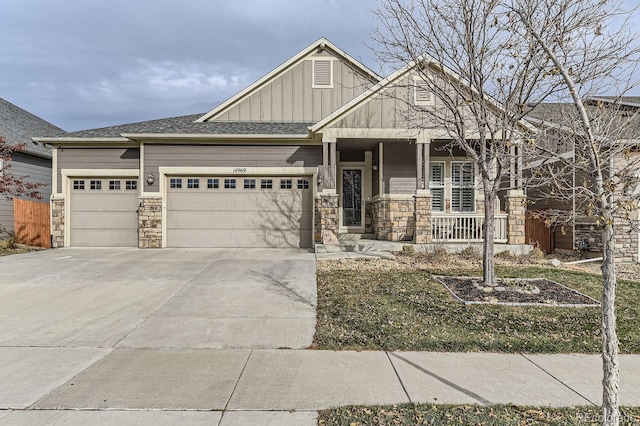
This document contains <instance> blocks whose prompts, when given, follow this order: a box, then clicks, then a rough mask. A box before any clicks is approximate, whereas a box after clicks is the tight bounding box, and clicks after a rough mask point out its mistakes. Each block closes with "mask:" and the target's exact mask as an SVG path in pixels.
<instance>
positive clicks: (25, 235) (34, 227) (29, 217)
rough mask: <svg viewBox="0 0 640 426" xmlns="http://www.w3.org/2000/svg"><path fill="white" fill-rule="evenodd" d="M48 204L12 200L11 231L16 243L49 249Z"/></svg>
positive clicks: (49, 223)
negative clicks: (12, 230)
mask: <svg viewBox="0 0 640 426" xmlns="http://www.w3.org/2000/svg"><path fill="white" fill-rule="evenodd" d="M50 211H51V210H50V208H49V203H42V202H37V201H29V200H19V199H17V198H16V199H14V200H13V229H14V233H15V237H16V242H18V243H20V244H27V245H30V246H36V247H44V248H51V237H50V234H51V231H50V229H51V219H50Z"/></svg>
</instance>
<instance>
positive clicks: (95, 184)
mask: <svg viewBox="0 0 640 426" xmlns="http://www.w3.org/2000/svg"><path fill="white" fill-rule="evenodd" d="M89 188H90V189H92V190H101V189H102V181H101V180H92V181H91V184H90V186H89Z"/></svg>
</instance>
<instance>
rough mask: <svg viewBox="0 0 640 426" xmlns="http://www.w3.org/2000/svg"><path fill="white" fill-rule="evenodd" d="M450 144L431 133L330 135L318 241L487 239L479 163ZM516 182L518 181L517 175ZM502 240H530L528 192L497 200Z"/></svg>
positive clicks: (320, 190)
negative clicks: (350, 237)
mask: <svg viewBox="0 0 640 426" xmlns="http://www.w3.org/2000/svg"><path fill="white" fill-rule="evenodd" d="M448 142H449V141H446V140H435V139H434V140H431V139H428V138H416V139H408V138H399V137H397V138H395V139H392V138H376V139H352V138H329V137H323V164H322V165H321V166H319V172H318V176H319V180H318V183H319V185H318V193H317V196H316V200H315V230H316V231H315V241H316V243H324V244H331V243H333V244H337V243H338V242H340V240H341V239H343V238H342V237H343V236H346V235H367V236H370V237H372V238H374V239H376V240H379V241H390V242H405V243H406V242H410V243H414V244H443V243H446V244H457V243H463V244H470V243H482V241H483V239H484V227H485V223H484V221H485V219H484V199H483V195H482V191H481V188H480V185H479V182H480V180H479V177H478V176H477V171H476V168H475V165H474V163H473V162H472V161H470V160H469V159H468V158H467V157H465V156H464V155H463V153H461V152H460V151H458V152H450V151H448V150H445V149H444V147H445V146H446V145H447V144H448ZM514 180H515V181H517V180H518V179H514ZM495 211H496V215H495V236H494V241H495V242H496V243H498V244H506V243H508V244H515V245H518V244H525V243H526V241H525V229H524V227H525V196H524V194H523V193H522V192H521V191H518V190H511V191H508V192H505V194H502V196H501V198H500V199H499V200H498V201H497V203H496V208H495Z"/></svg>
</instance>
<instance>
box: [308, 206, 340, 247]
mask: <svg viewBox="0 0 640 426" xmlns="http://www.w3.org/2000/svg"><path fill="white" fill-rule="evenodd" d="M314 208H315V230H314V237H313V238H314V240H315V242H316V243H324V241H325V240H330V241H327V243H328V242H332V243H336V242H337V241H338V228H339V227H340V218H339V216H338V215H339V211H338V194H318V195H317V196H316V198H315V206H314ZM327 233H328V235H325V234H327ZM323 236H325V237H323ZM327 236H328V237H329V238H326V237H327Z"/></svg>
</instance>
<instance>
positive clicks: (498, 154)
mask: <svg viewBox="0 0 640 426" xmlns="http://www.w3.org/2000/svg"><path fill="white" fill-rule="evenodd" d="M374 13H375V14H376V16H377V18H378V20H379V23H380V25H379V28H378V30H377V31H376V32H375V33H374V35H373V39H374V41H376V42H377V44H378V46H379V47H378V48H377V54H378V57H379V59H380V60H381V62H382V63H384V64H387V65H393V66H398V65H400V66H412V67H414V70H415V72H416V73H417V74H419V75H420V77H421V78H422V80H423V81H424V82H426V84H427V85H428V86H429V90H431V92H432V93H433V94H434V96H435V98H436V101H437V105H436V107H435V108H425V107H420V106H419V105H413V104H410V105H409V108H408V112H407V114H406V119H407V121H408V122H409V123H411V124H412V125H413V126H414V127H416V128H418V129H435V128H441V129H445V130H446V132H447V133H448V135H449V136H450V138H451V140H452V144H451V148H452V149H453V147H454V146H455V147H458V148H461V149H462V150H463V151H464V152H465V153H466V155H467V156H469V157H470V158H472V159H473V160H474V162H475V164H476V166H477V167H478V171H479V173H480V175H481V181H482V190H483V192H484V199H485V208H486V210H485V230H484V249H483V277H484V281H485V282H486V283H489V284H491V283H493V280H494V276H495V274H494V265H493V251H494V250H493V237H494V229H493V224H494V214H495V211H494V206H495V200H496V197H497V195H498V193H499V191H501V190H508V189H514V188H517V187H518V184H519V183H520V182H519V179H518V178H519V176H518V175H517V173H519V172H521V169H520V168H518V167H517V166H518V164H519V162H520V161H522V158H523V156H524V151H525V148H527V147H529V148H534V149H535V150H537V154H536V155H541V152H543V151H546V153H547V154H554V159H555V161H557V162H558V164H563V163H564V162H566V161H567V159H568V158H569V159H575V161H573V160H570V162H571V163H573V164H572V165H571V167H570V168H569V169H571V170H572V173H573V172H574V171H575V169H576V167H577V168H583V169H584V170H585V171H586V172H587V173H588V175H589V176H591V181H592V182H591V183H587V184H585V185H582V186H583V187H584V195H585V199H590V202H589V203H588V205H589V206H590V209H591V210H590V211H591V214H594V215H596V216H598V217H599V220H600V224H601V226H602V239H603V243H604V246H605V250H604V262H603V268H602V269H603V277H604V278H603V284H604V285H603V302H602V306H603V308H602V309H603V316H602V318H603V319H602V321H603V323H602V326H603V369H604V379H603V389H604V390H603V396H604V402H603V422H604V423H605V424H617V422H618V419H619V409H618V386H617V383H618V359H617V358H618V342H617V336H616V333H615V310H614V306H615V286H616V277H615V254H614V241H613V238H614V233H615V232H614V231H615V228H614V226H616V218H617V217H620V216H621V215H622V213H623V212H626V213H625V215H626V216H625V217H627V218H629V219H632V218H633V213H631V212H632V211H634V206H635V205H636V204H634V202H635V199H636V198H635V197H634V196H632V195H630V193H629V191H628V190H629V187H627V188H626V189H625V187H624V185H625V184H626V185H627V186H628V185H630V184H632V183H633V182H634V181H633V180H632V179H631V177H632V175H631V172H632V171H633V164H632V163H633V162H629V161H628V160H625V161H627V163H626V164H625V163H624V162H622V163H621V162H620V161H621V160H623V159H628V158H631V154H633V153H634V149H635V148H634V146H633V144H629V143H621V142H620V141H621V139H620V135H619V132H620V131H622V130H624V129H625V128H628V127H629V126H628V125H627V124H626V123H624V122H621V121H620V118H619V116H618V114H615V116H616V117H617V118H611V117H612V116H611V115H610V112H611V110H610V109H608V110H607V111H608V114H605V113H604V111H603V110H604V108H598V107H597V106H596V107H597V109H596V111H599V112H598V114H597V115H598V117H600V118H599V119H598V124H597V126H596V123H595V122H594V120H595V118H596V114H594V113H591V114H590V113H589V112H588V111H587V108H586V107H585V102H584V100H585V99H586V98H587V97H588V96H592V95H593V94H602V93H607V92H611V91H614V92H615V93H623V92H624V90H625V89H628V88H629V87H631V85H632V84H631V78H632V76H633V71H634V67H635V64H637V63H638V62H637V60H638V52H637V49H636V48H634V47H633V40H634V37H635V34H633V33H631V32H630V31H629V26H628V19H629V17H630V16H631V12H629V11H625V10H623V9H622V0H413V1H409V0H406V1H403V0H381V3H380V5H379V6H378V8H377V10H375V12H374ZM567 99H570V100H571V102H572V103H573V104H574V105H575V111H576V114H575V116H577V118H578V121H577V123H579V124H580V126H581V131H580V132H579V133H577V135H576V132H575V123H576V121H569V123H570V124H569V125H568V126H565V124H564V123H563V124H561V125H560V126H559V129H565V128H570V129H574V132H573V134H572V137H575V136H577V137H578V138H577V139H575V138H574V139H573V140H574V142H575V147H576V149H575V150H573V152H575V155H570V156H567V155H561V154H559V153H558V152H557V151H555V152H554V151H553V150H552V149H549V145H545V144H546V143H547V142H544V143H542V144H540V143H538V142H539V140H540V139H538V138H536V137H530V136H531V135H530V134H528V130H530V129H526V128H523V127H522V126H520V125H519V120H520V119H521V118H523V117H525V116H526V115H527V114H528V113H529V112H530V111H531V110H532V109H533V108H535V107H536V106H537V105H538V104H540V103H541V102H543V101H564V100H567ZM614 109H615V108H614ZM615 112H616V113H617V112H619V111H615ZM594 126H596V127H594ZM534 133H535V132H534ZM572 143H573V142H572ZM545 146H546V148H545ZM541 148H542V149H541ZM578 148H579V149H580V151H582V152H581V153H578ZM635 153H637V151H635ZM564 154H566V152H565V153H564ZM542 164H549V163H544V162H541V163H538V166H540V165H542ZM564 170H565V171H566V170H568V169H566V168H565V169H564ZM514 173H516V175H515V176H514ZM554 173H556V174H555V178H554V179H550V180H548V182H547V183H549V182H551V181H553V182H555V183H556V186H557V188H556V191H558V192H560V188H563V189H570V191H571V192H572V193H573V192H574V191H575V188H576V186H575V184H574V179H572V178H567V177H566V176H565V177H561V175H562V173H561V170H555V171H554ZM633 176H635V175H633ZM587 188H588V189H587ZM580 191H583V189H580ZM621 194H623V195H622V196H621ZM616 197H617V198H616ZM623 216H624V215H623Z"/></svg>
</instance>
